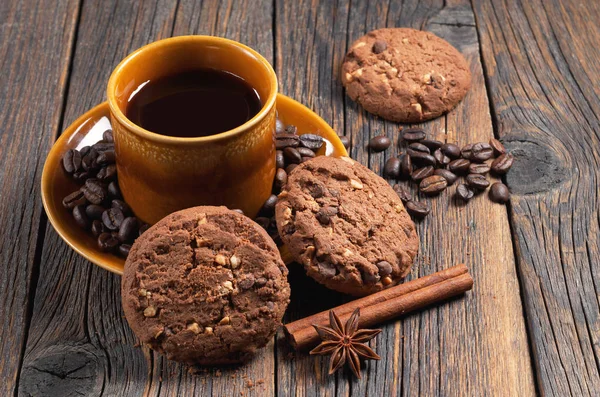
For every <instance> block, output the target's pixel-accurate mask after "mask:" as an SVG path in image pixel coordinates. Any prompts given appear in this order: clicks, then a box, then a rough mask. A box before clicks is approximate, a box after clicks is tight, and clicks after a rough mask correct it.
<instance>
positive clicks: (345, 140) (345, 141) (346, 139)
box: [339, 135, 350, 149]
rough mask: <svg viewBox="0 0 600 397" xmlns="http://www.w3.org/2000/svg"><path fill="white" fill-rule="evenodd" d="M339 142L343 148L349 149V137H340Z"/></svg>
mask: <svg viewBox="0 0 600 397" xmlns="http://www.w3.org/2000/svg"><path fill="white" fill-rule="evenodd" d="M339 138H340V142H342V145H344V147H345V148H346V149H348V148H350V137H349V136H346V135H340V136H339Z"/></svg>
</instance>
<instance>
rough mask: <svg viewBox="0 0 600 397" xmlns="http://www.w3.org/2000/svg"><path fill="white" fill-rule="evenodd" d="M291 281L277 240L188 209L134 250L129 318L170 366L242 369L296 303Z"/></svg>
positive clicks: (241, 223) (219, 211) (245, 224)
mask: <svg viewBox="0 0 600 397" xmlns="http://www.w3.org/2000/svg"><path fill="white" fill-rule="evenodd" d="M287 273H288V272H287V268H286V267H285V265H284V263H283V262H282V260H281V257H280V256H279V251H278V250H277V247H276V246H275V243H274V242H273V240H272V239H271V238H270V237H269V236H268V235H267V233H266V232H265V231H264V230H263V229H262V228H261V227H260V226H259V225H258V224H256V223H254V222H253V221H252V220H250V219H249V218H247V217H245V216H243V215H241V214H239V213H237V212H234V211H230V210H228V209H227V208H225V207H195V208H189V209H186V210H183V211H179V212H176V213H173V214H171V215H169V216H167V217H165V218H163V219H162V220H160V221H159V222H158V223H157V224H155V225H154V226H152V227H151V228H150V229H148V230H147V231H146V232H145V233H144V234H143V235H142V236H140V237H139V238H138V239H137V240H136V241H135V243H134V244H133V247H132V248H131V251H130V253H129V256H128V257H127V261H126V263H125V270H124V273H123V280H122V286H121V294H122V298H123V310H124V311H125V316H126V317H127V321H128V322H129V325H130V326H131V329H132V330H133V332H134V333H135V334H136V335H137V336H138V337H139V338H140V339H141V341H142V342H144V343H147V344H148V345H150V347H151V348H152V349H154V350H156V351H158V352H161V353H164V354H166V356H167V358H168V359H170V360H175V361H180V362H184V363H188V364H201V365H213V364H227V363H237V362H241V361H245V360H246V359H248V358H249V357H250V356H251V355H252V353H254V351H255V350H256V349H257V348H260V347H263V346H265V345H266V344H267V343H268V342H269V340H270V339H271V338H272V337H273V334H274V333H275V331H276V329H277V327H278V325H279V324H280V322H281V318H282V316H283V313H284V312H285V309H286V306H287V304H288V302H289V296H290V288H289V285H288V283H287V279H286V276H287Z"/></svg>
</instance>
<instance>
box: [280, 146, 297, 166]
mask: <svg viewBox="0 0 600 397" xmlns="http://www.w3.org/2000/svg"><path fill="white" fill-rule="evenodd" d="M283 157H285V160H286V161H287V163H288V164H300V163H301V162H302V156H301V155H300V152H298V150H296V148H293V147H286V148H285V149H283Z"/></svg>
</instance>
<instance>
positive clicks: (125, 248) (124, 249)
mask: <svg viewBox="0 0 600 397" xmlns="http://www.w3.org/2000/svg"><path fill="white" fill-rule="evenodd" d="M130 250H131V245H129V244H121V245H119V255H121V256H122V257H123V258H127V257H128V256H129V251H130Z"/></svg>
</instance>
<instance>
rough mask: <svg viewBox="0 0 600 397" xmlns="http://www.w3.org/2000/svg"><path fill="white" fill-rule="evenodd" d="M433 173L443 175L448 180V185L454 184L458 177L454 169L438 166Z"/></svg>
mask: <svg viewBox="0 0 600 397" xmlns="http://www.w3.org/2000/svg"><path fill="white" fill-rule="evenodd" d="M433 174H434V175H439V176H443V177H444V179H446V181H448V186H451V185H454V182H456V180H457V179H458V176H456V174H455V173H453V172H452V171H448V170H445V169H443V168H438V169H437V170H435V171H433Z"/></svg>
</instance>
